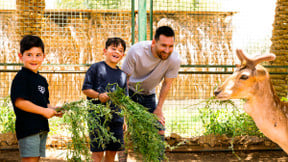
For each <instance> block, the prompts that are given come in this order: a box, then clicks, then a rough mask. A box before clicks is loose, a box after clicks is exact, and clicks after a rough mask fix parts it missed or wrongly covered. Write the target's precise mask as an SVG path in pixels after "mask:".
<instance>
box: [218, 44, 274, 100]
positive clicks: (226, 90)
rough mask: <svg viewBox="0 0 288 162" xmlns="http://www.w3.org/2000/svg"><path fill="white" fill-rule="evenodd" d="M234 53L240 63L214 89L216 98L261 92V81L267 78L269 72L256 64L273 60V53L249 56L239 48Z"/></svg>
mask: <svg viewBox="0 0 288 162" xmlns="http://www.w3.org/2000/svg"><path fill="white" fill-rule="evenodd" d="M236 54H237V56H238V58H239V60H240V61H241V65H236V70H235V72H234V73H233V74H232V75H231V76H230V77H228V78H227V79H226V80H225V81H224V83H223V84H222V85H221V86H220V87H218V88H217V89H216V90H215V91H214V94H215V96H216V98H217V99H221V100H226V99H236V98H237V99H239V98H242V99H249V98H251V97H253V96H255V95H256V93H259V92H261V91H259V90H261V89H262V88H263V86H261V82H263V81H264V80H269V73H268V72H267V71H266V70H265V68H264V67H263V66H261V65H257V64H259V63H261V62H263V61H271V60H274V59H275V55H274V54H266V55H261V56H258V57H255V58H249V57H248V56H247V55H245V54H244V53H243V51H242V50H239V49H237V50H236Z"/></svg>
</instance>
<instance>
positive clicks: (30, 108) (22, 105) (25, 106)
mask: <svg viewBox="0 0 288 162" xmlns="http://www.w3.org/2000/svg"><path fill="white" fill-rule="evenodd" d="M15 106H16V107H18V108H19V109H21V110H23V111H26V112H30V113H33V114H39V115H42V116H44V117H45V118H47V119H49V118H51V117H53V116H54V115H55V114H56V113H57V112H56V111H55V110H53V109H49V108H44V107H41V106H38V105H35V104H34V103H32V102H31V101H28V100H25V99H23V98H17V99H16V101H15Z"/></svg>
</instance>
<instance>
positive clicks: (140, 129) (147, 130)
mask: <svg viewBox="0 0 288 162" xmlns="http://www.w3.org/2000/svg"><path fill="white" fill-rule="evenodd" d="M108 95H109V97H110V100H111V101H112V102H113V103H114V104H115V105H117V106H118V107H119V108H121V109H122V112H121V113H122V114H123V115H124V117H125V120H126V124H127V127H128V128H127V132H126V134H125V147H126V148H128V149H131V150H133V152H134V153H136V155H138V158H141V159H142V160H143V161H149V162H150V161H159V160H160V159H164V158H165V154H164V152H163V151H164V148H165V144H164V141H162V140H161V137H160V135H159V134H158V131H159V130H158V129H157V127H159V124H158V122H157V117H156V115H154V114H152V113H149V112H148V111H147V108H145V107H143V106H142V105H140V104H138V103H136V102H134V101H132V100H131V99H130V98H129V96H126V95H125V91H124V90H123V89H121V88H119V87H117V88H116V90H115V91H114V92H110V93H108Z"/></svg>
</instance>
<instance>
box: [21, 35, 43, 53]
mask: <svg viewBox="0 0 288 162" xmlns="http://www.w3.org/2000/svg"><path fill="white" fill-rule="evenodd" d="M33 47H40V48H41V50H42V52H43V53H44V43H43V41H42V40H41V38H40V37H38V36H34V35H25V36H24V37H23V38H22V40H21V41H20V53H21V54H23V53H24V52H25V51H27V50H30V49H31V48H33Z"/></svg>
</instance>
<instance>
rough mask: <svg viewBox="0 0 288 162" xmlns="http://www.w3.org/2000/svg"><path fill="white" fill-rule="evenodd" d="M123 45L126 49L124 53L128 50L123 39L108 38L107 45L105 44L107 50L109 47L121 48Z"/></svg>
mask: <svg viewBox="0 0 288 162" xmlns="http://www.w3.org/2000/svg"><path fill="white" fill-rule="evenodd" d="M120 44H121V45H122V47H123V48H124V52H125V50H126V43H125V41H124V40H123V39H121V38H119V37H113V38H108V39H107V41H106V43H105V49H107V48H108V47H109V46H111V45H112V46H115V47H117V46H119V45H120Z"/></svg>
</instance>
